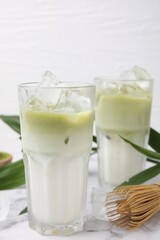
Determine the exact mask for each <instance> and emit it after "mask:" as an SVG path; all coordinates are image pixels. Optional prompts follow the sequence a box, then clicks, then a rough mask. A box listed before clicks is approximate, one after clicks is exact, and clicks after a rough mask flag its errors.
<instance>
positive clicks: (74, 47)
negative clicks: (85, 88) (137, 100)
mask: <svg viewBox="0 0 160 240" xmlns="http://www.w3.org/2000/svg"><path fill="white" fill-rule="evenodd" d="M135 64H136V65H140V66H142V67H144V68H146V69H147V70H148V71H149V72H150V74H151V75H152V76H153V78H154V79H155V81H154V101H153V111H152V126H153V127H154V128H156V129H157V130H160V0H0V114H2V113H4V114H17V113H18V100H17V85H18V84H19V83H23V82H28V81H37V80H38V81H39V80H40V78H41V74H42V73H43V72H44V71H45V70H48V69H49V70H51V71H53V72H54V73H55V74H56V75H57V77H58V78H59V79H61V80H63V81H65V80H66V81H68V80H70V81H88V82H92V81H93V78H94V77H95V76H98V75H113V73H116V74H118V73H119V72H120V71H121V70H124V69H125V68H128V67H131V66H133V65H135ZM0 125H1V126H2V124H1V123H0ZM0 131H1V135H2V134H3V132H4V131H5V127H4V126H3V127H0ZM9 136H10V135H9ZM5 137H6V135H5ZM0 144H1V148H2V147H4V148H5V147H6V145H5V143H4V141H2V139H1V140H0ZM6 144H7V143H6Z"/></svg>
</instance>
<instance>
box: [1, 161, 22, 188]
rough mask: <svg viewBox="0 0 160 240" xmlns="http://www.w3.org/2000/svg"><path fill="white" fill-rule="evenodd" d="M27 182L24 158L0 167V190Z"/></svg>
mask: <svg viewBox="0 0 160 240" xmlns="http://www.w3.org/2000/svg"><path fill="white" fill-rule="evenodd" d="M24 184H25V175H24V164H23V160H19V161H16V162H14V163H10V164H8V165H7V166H4V167H2V168H0V190H6V189H13V188H16V187H19V186H22V185H24Z"/></svg>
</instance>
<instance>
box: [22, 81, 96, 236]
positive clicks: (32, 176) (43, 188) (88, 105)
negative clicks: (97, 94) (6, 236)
mask: <svg viewBox="0 0 160 240" xmlns="http://www.w3.org/2000/svg"><path fill="white" fill-rule="evenodd" d="M36 88H37V84H34V85H33V84H24V85H21V86H20V87H19V98H20V111H21V132H22V144H23V153H24V162H25V173H26V183H27V191H28V192H27V193H28V211H29V225H30V227H32V228H33V229H36V230H37V231H39V232H40V233H42V234H55V235H69V234H71V233H73V232H76V231H81V230H82V229H83V222H84V210H85V203H86V190H87V174H88V159H89V155H90V151H91V142H92V124H93V106H92V100H93V96H94V87H93V86H89V85H85V84H83V85H82V86H74V84H73V85H67V84H59V85H58V86H52V87H46V86H45V87H41V86H38V89H36ZM37 92H38V93H37Z"/></svg>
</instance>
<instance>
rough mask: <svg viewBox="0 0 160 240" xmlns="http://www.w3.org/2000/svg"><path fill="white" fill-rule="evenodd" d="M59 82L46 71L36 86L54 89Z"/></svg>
mask: <svg viewBox="0 0 160 240" xmlns="http://www.w3.org/2000/svg"><path fill="white" fill-rule="evenodd" d="M60 83H61V82H60V81H59V80H58V79H57V77H56V76H55V75H54V74H53V73H52V72H50V71H46V72H45V73H44V74H43V75H42V80H41V81H40V83H39V84H38V88H39V87H55V86H57V85H59V84H60Z"/></svg>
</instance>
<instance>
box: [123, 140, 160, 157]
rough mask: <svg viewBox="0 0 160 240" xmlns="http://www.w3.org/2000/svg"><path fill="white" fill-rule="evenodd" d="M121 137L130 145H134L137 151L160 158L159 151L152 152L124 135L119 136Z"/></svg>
mask: <svg viewBox="0 0 160 240" xmlns="http://www.w3.org/2000/svg"><path fill="white" fill-rule="evenodd" d="M121 138H122V139H123V140H124V141H125V142H127V143H128V144H130V145H131V146H132V147H134V148H135V149H136V150H137V151H138V152H140V153H142V154H144V155H146V156H147V157H150V158H154V159H157V160H160V153H159V152H153V151H151V150H148V149H146V148H143V147H140V146H138V145H137V144H135V143H132V142H130V141H129V140H127V139H126V138H124V137H121Z"/></svg>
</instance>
